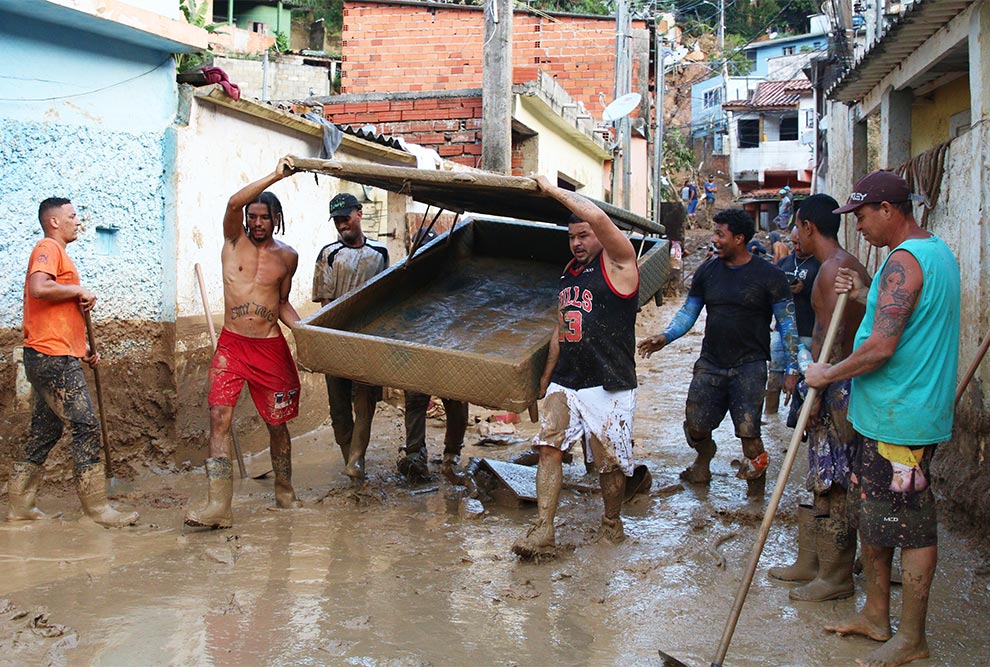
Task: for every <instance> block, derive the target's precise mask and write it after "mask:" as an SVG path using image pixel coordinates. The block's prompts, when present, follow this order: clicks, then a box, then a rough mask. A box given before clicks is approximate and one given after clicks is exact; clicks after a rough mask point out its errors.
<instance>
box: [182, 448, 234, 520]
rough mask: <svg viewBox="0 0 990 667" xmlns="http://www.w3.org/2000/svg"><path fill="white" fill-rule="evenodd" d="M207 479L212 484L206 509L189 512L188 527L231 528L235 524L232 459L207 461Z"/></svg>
mask: <svg viewBox="0 0 990 667" xmlns="http://www.w3.org/2000/svg"><path fill="white" fill-rule="evenodd" d="M206 477H207V479H208V480H209V483H210V486H209V495H208V496H207V500H206V507H204V508H203V509H200V510H192V511H190V512H188V513H187V514H186V525H187V526H202V527H204V528H230V527H231V526H232V525H233V524H234V515H233V514H232V513H231V511H230V501H231V500H232V499H233V497H234V469H233V468H232V467H231V465H230V459H228V458H227V457H225V456H218V457H217V458H213V459H206Z"/></svg>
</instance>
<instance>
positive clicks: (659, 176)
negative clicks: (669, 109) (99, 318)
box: [653, 17, 666, 226]
mask: <svg viewBox="0 0 990 667" xmlns="http://www.w3.org/2000/svg"><path fill="white" fill-rule="evenodd" d="M654 34H655V36H656V39H655V41H656V47H655V49H656V54H657V55H656V59H657V71H656V80H657V92H656V103H655V104H654V106H655V107H656V108H655V111H654V113H656V115H657V119H656V131H655V132H654V134H653V164H654V167H653V224H655V225H658V226H659V225H662V224H663V222H662V221H661V215H660V214H661V212H662V211H661V208H662V207H661V204H662V203H663V96H664V71H665V69H666V68H665V67H664V62H663V61H664V52H663V42H664V40H663V38H662V37H661V36H660V19H659V17H657V22H656V28H655V31H654Z"/></svg>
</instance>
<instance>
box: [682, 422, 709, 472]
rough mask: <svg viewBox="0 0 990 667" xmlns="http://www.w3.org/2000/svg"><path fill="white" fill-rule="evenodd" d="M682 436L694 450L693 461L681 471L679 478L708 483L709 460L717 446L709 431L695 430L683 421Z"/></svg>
mask: <svg viewBox="0 0 990 667" xmlns="http://www.w3.org/2000/svg"><path fill="white" fill-rule="evenodd" d="M684 437H685V438H686V439H687V443H688V446H689V447H690V448H691V449H693V450H694V451H695V459H694V463H692V464H691V465H690V466H688V467H687V468H685V469H684V470H683V471H681V479H683V480H684V481H685V482H689V483H691V484H708V483H709V482H711V481H712V471H711V468H710V466H711V462H712V459H713V458H714V457H715V452H716V451H717V449H718V448H717V447H716V446H715V441H714V440H712V432H711V431H701V430H697V429H696V428H693V427H691V426H689V425H688V423H687V422H684Z"/></svg>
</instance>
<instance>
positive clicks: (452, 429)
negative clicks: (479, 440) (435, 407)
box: [440, 398, 468, 484]
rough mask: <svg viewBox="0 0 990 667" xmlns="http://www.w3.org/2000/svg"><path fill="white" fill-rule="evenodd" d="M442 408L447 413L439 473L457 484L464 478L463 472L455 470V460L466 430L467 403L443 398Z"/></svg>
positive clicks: (462, 445)
mask: <svg viewBox="0 0 990 667" xmlns="http://www.w3.org/2000/svg"><path fill="white" fill-rule="evenodd" d="M443 408H444V412H445V413H446V414H447V429H446V432H445V433H444V438H443V460H442V462H441V463H440V474H441V475H443V476H444V479H446V480H447V481H448V482H450V483H451V484H458V483H461V482H462V481H463V480H464V474H463V473H461V472H459V471H458V470H457V460H458V457H459V456H460V455H461V449H462V448H463V447H464V434H465V433H466V432H467V425H468V404H467V403H465V402H463V401H454V400H451V399H449V398H445V399H443Z"/></svg>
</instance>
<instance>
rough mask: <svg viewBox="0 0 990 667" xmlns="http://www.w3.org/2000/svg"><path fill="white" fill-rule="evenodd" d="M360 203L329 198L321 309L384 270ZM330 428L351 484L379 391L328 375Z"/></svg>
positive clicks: (357, 478) (316, 290) (317, 293)
mask: <svg viewBox="0 0 990 667" xmlns="http://www.w3.org/2000/svg"><path fill="white" fill-rule="evenodd" d="M363 215H364V212H363V208H362V206H361V202H359V201H358V200H357V197H355V196H354V195H352V194H348V193H345V192H342V193H339V194H337V195H335V196H334V198H333V199H331V200H330V218H331V220H333V224H334V227H335V228H336V230H337V236H338V238H337V240H336V241H334V242H333V243H330V244H329V245H326V246H324V247H323V249H322V250H320V254H319V256H318V257H317V258H316V267H315V268H314V270H313V301H316V302H318V303H319V304H320V305H321V306H325V305H327V304H328V303H330V302H331V301H333V300H335V299H339V298H340V297H342V296H343V295H345V294H347V293H348V292H350V291H351V290H354V289H357V288H358V287H360V286H361V285H363V284H365V283H366V282H368V281H369V280H371V279H372V278H373V277H374V276H376V275H378V274H379V273H381V272H382V271H384V270H385V269H387V268H388V249H387V248H386V247H385V245H384V244H381V243H378V242H377V241H372V240H371V239H369V238H368V237H366V236H365V235H364V231H363V230H362V229H361V219H362V217H363ZM326 382H327V398H328V400H329V402H330V425H331V427H332V428H333V436H334V439H335V440H336V441H337V446H338V447H339V448H340V453H341V455H342V456H343V459H344V474H345V475H347V476H348V477H350V478H351V481H352V482H353V483H354V484H355V485H360V484H361V483H363V482H364V479H365V455H366V454H367V452H368V443H369V442H371V422H372V419H374V416H375V408H376V406H377V405H378V401H380V400H381V397H382V389H381V387H375V386H372V385H369V384H364V383H363V382H357V381H353V380H348V379H347V378H342V377H336V376H334V375H327V376H326Z"/></svg>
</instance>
